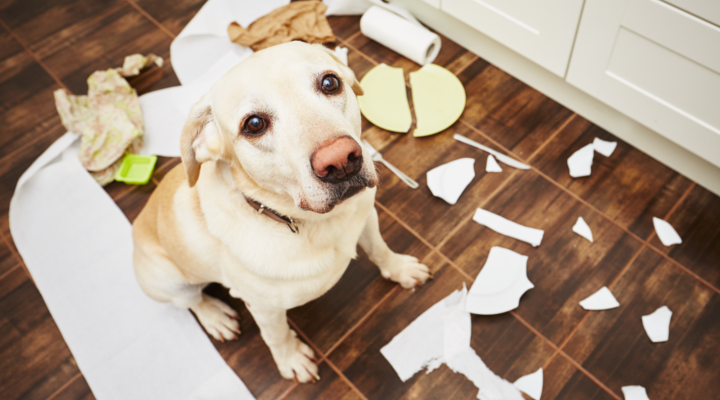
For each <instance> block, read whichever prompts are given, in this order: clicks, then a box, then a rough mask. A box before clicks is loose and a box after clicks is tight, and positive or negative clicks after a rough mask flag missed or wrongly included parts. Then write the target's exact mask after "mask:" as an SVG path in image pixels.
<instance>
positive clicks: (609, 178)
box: [533, 116, 691, 239]
mask: <svg viewBox="0 0 720 400" xmlns="http://www.w3.org/2000/svg"><path fill="white" fill-rule="evenodd" d="M595 137H598V138H600V139H602V140H607V141H613V142H617V143H618V144H617V148H616V149H615V152H614V153H613V154H612V155H611V156H610V157H605V156H603V155H601V154H598V153H595V157H594V158H593V166H592V174H591V175H590V176H589V177H583V178H577V179H574V178H571V177H570V175H569V172H568V166H567V159H568V158H569V157H570V156H571V155H572V154H573V153H574V152H575V151H577V150H579V149H580V148H582V147H583V146H585V145H587V144H589V143H592V141H593V139H595ZM533 164H534V165H535V166H536V167H537V168H538V169H539V170H540V171H542V172H543V173H544V174H547V175H548V176H549V177H550V179H553V180H555V181H556V182H558V183H559V184H561V185H563V186H565V187H567V188H568V189H569V190H570V191H572V192H573V193H575V194H577V195H578V196H580V197H581V198H583V199H584V200H586V201H587V202H588V203H590V204H592V205H593V206H594V207H596V208H597V209H598V210H600V211H601V212H603V213H604V214H606V215H607V216H609V217H610V218H612V219H613V220H614V221H615V222H616V223H618V224H619V225H620V226H622V227H624V228H626V229H629V230H630V231H631V232H633V233H634V234H636V235H638V236H639V237H641V238H642V239H646V238H647V237H648V236H649V235H650V233H651V232H652V231H653V224H652V218H653V217H659V218H663V217H664V216H665V215H666V214H667V213H668V211H670V209H672V207H673V206H674V205H675V203H677V201H678V200H679V199H680V197H681V196H682V195H683V193H685V191H686V190H687V189H688V187H689V186H690V183H691V182H690V180H688V179H687V178H685V177H684V176H682V175H680V174H678V173H677V172H675V171H673V170H671V169H670V168H668V167H666V166H665V165H663V164H661V163H659V162H658V161H655V160H654V159H652V158H650V156H648V155H646V154H645V153H643V152H641V151H639V150H637V149H635V148H633V147H632V146H630V145H629V144H627V143H625V142H623V141H622V140H620V139H618V138H617V137H615V136H613V135H611V134H610V133H608V132H606V131H604V130H603V129H601V128H599V127H597V126H595V125H593V124H591V123H590V122H588V121H587V120H585V119H584V118H582V117H579V116H578V117H576V118H574V119H573V120H572V121H571V122H570V123H569V124H568V125H567V126H566V127H565V128H564V129H563V130H562V132H560V133H558V135H557V136H556V137H555V138H554V139H553V140H552V141H551V142H549V143H548V144H547V145H546V146H545V147H544V148H543V149H542V151H540V153H539V154H538V156H537V158H536V160H535V162H534V163H533Z"/></svg>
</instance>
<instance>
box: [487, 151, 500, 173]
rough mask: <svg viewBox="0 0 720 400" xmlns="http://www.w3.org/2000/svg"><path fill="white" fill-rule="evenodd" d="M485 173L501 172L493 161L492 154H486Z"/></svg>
mask: <svg viewBox="0 0 720 400" xmlns="http://www.w3.org/2000/svg"><path fill="white" fill-rule="evenodd" d="M485 172H502V168H500V165H499V164H498V163H497V161H495V157H493V155H492V154H488V158H487V164H485Z"/></svg>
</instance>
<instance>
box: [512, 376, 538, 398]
mask: <svg viewBox="0 0 720 400" xmlns="http://www.w3.org/2000/svg"><path fill="white" fill-rule="evenodd" d="M513 385H515V387H516V388H518V389H520V391H521V392H523V393H525V394H526V395H528V396H530V397H532V398H533V399H535V400H540V396H541V395H542V389H543V369H542V368H539V369H538V370H537V371H535V372H533V373H532V374H529V375H525V376H523V377H521V378H519V379H518V380H516V381H515V383H513Z"/></svg>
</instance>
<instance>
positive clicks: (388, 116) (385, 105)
mask: <svg viewBox="0 0 720 400" xmlns="http://www.w3.org/2000/svg"><path fill="white" fill-rule="evenodd" d="M360 86H362V88H363V91H364V92H365V93H364V94H363V95H362V96H358V98H357V99H358V103H359V104H360V111H361V112H362V114H363V115H364V116H365V118H367V119H368V121H370V122H372V124H373V125H376V126H378V127H380V128H382V129H385V130H388V131H390V132H402V133H405V132H407V131H409V130H410V125H412V115H411V114H410V105H409V104H408V99H407V91H406V89H407V87H406V86H405V75H404V73H403V70H402V68H393V67H390V66H388V65H385V64H380V65H378V66H376V67H374V68H373V69H371V70H370V71H368V73H367V74H365V76H363V78H362V80H361V81H360Z"/></svg>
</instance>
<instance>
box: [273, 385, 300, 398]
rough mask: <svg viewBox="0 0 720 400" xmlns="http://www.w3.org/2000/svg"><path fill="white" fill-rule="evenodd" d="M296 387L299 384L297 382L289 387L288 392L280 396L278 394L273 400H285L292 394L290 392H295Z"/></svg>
mask: <svg viewBox="0 0 720 400" xmlns="http://www.w3.org/2000/svg"><path fill="white" fill-rule="evenodd" d="M298 386H300V383H299V382H295V383H294V384H293V385H292V386H290V388H289V389H288V390H286V391H285V392H283V393H282V394H280V396H278V398H277V399H275V400H284V399H287V397H288V396H289V395H290V393H292V391H293V390H295V388H297V387H298Z"/></svg>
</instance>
